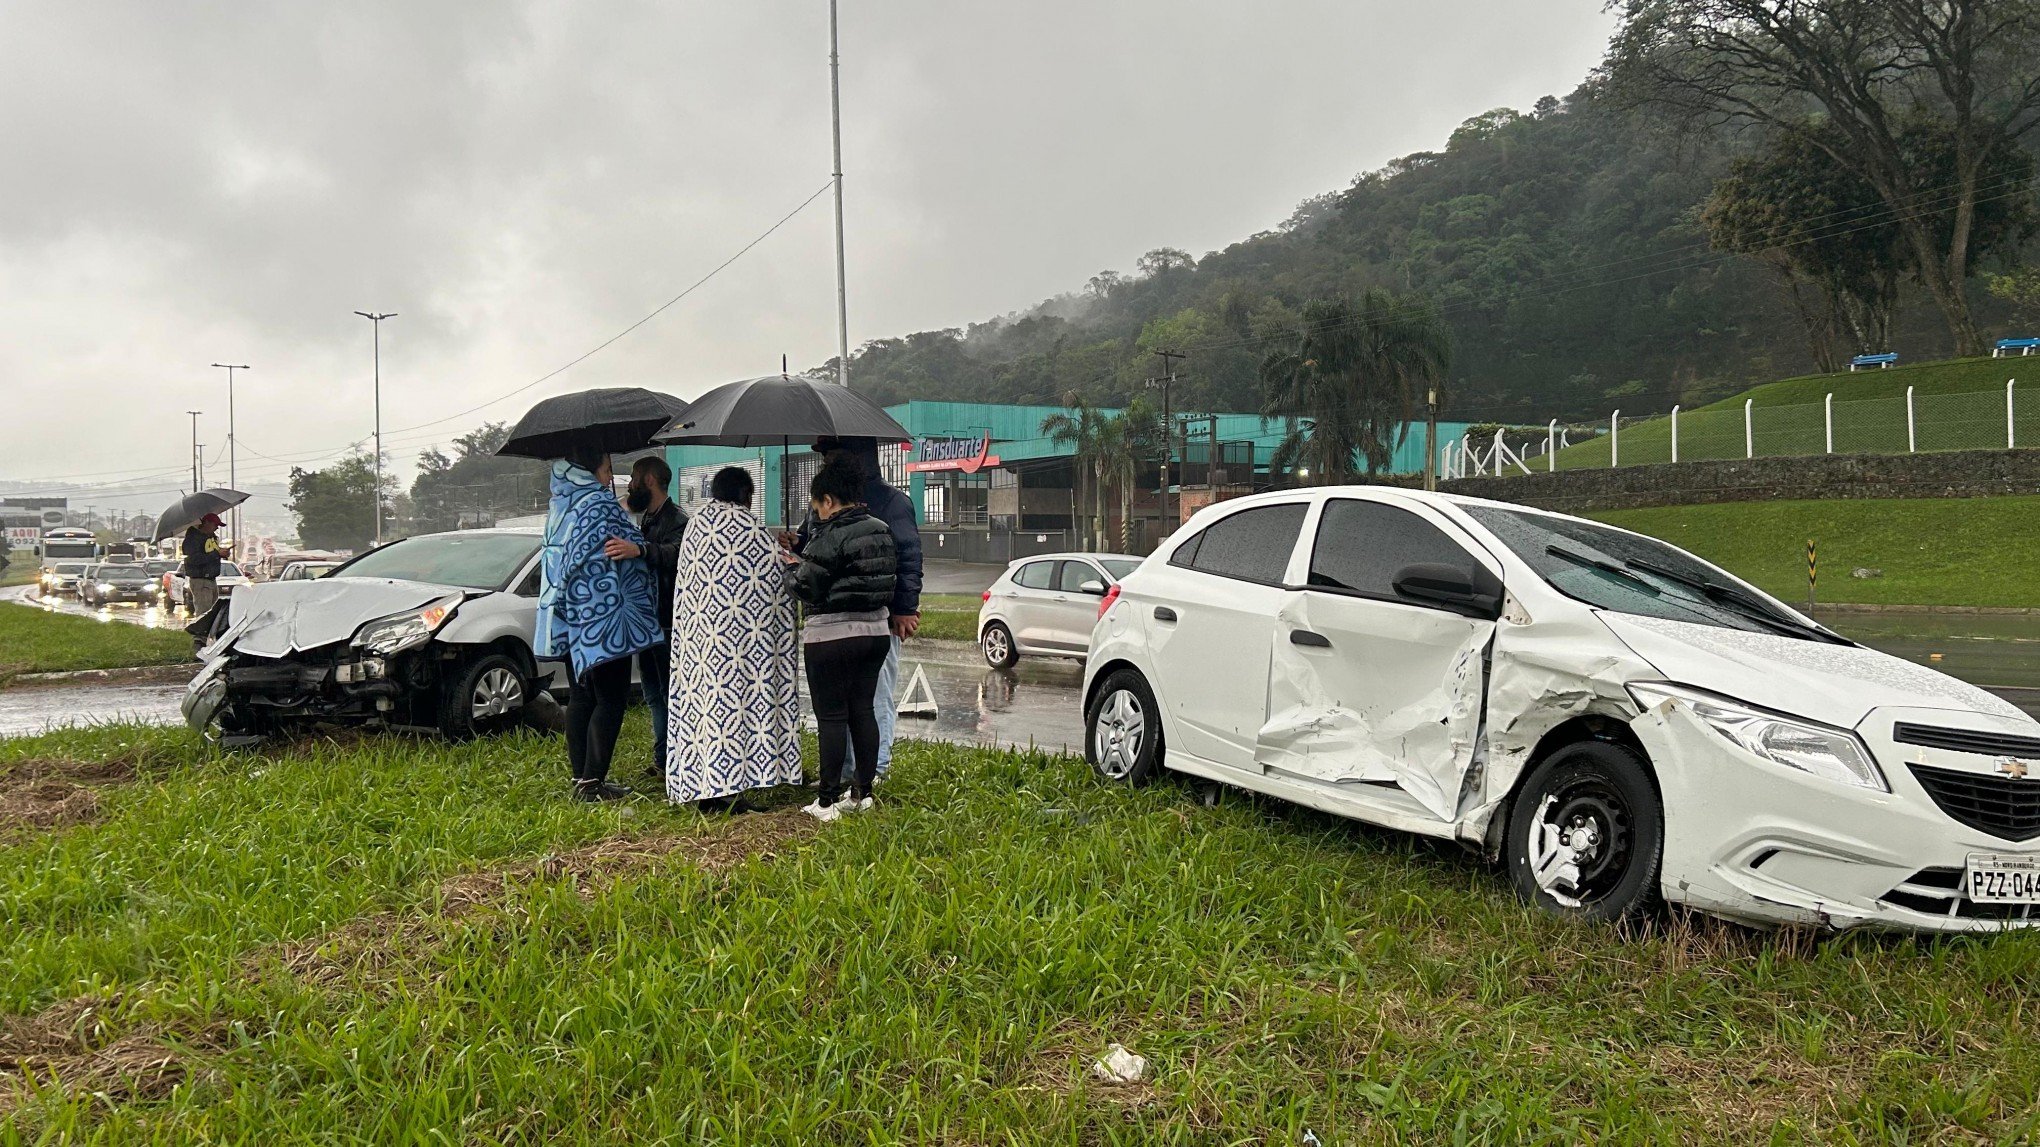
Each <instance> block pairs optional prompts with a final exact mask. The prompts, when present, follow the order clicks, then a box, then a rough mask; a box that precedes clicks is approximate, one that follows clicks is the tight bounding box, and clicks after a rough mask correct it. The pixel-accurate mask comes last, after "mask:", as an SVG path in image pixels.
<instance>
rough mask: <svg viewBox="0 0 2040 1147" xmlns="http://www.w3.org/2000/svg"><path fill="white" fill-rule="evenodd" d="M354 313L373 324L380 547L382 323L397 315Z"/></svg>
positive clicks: (378, 535)
mask: <svg viewBox="0 0 2040 1147" xmlns="http://www.w3.org/2000/svg"><path fill="white" fill-rule="evenodd" d="M354 313H355V314H357V315H360V316H361V317H362V318H364V319H367V320H368V321H369V322H371V323H373V324H375V494H374V498H375V544H376V545H382V321H383V320H384V319H393V318H396V317H397V315H396V312H395V311H390V312H386V313H384V314H380V315H378V314H375V313H373V312H371V311H356V312H354Z"/></svg>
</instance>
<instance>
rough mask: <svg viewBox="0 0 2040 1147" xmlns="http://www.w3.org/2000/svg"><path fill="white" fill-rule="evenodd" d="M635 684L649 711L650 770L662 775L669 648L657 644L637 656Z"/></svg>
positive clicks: (670, 661) (670, 671)
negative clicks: (653, 769)
mask: <svg viewBox="0 0 2040 1147" xmlns="http://www.w3.org/2000/svg"><path fill="white" fill-rule="evenodd" d="M637 671H638V682H639V684H640V685H641V686H642V687H643V688H644V691H645V708H647V709H650V710H651V711H652V767H654V768H656V769H658V770H659V771H660V772H662V773H663V772H665V771H666V696H667V694H666V690H667V688H668V687H669V686H671V685H672V683H673V646H672V644H671V643H670V642H666V641H661V642H660V643H658V644H657V645H654V646H652V647H651V648H650V649H647V650H645V651H644V652H642V653H640V654H638V655H637Z"/></svg>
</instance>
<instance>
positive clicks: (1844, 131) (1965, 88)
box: [1606, 0, 2040, 354]
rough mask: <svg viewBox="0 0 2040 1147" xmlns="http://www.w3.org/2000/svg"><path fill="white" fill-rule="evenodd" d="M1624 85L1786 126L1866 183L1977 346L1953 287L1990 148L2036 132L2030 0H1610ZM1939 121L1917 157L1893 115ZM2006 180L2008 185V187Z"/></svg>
mask: <svg viewBox="0 0 2040 1147" xmlns="http://www.w3.org/2000/svg"><path fill="white" fill-rule="evenodd" d="M1619 7H1620V11H1621V24H1620V27H1619V29H1618V31H1617V33H1616V36H1615V39H1614V42H1613V43H1612V45H1611V46H1610V50H1609V56H1608V62H1607V65H1606V71H1607V73H1608V74H1609V75H1610V76H1611V77H1613V78H1614V79H1615V80H1616V82H1617V90H1618V92H1620V93H1622V95H1623V97H1624V98H1625V99H1627V100H1629V101H1631V102H1633V103H1635V104H1637V105H1639V106H1652V107H1657V108H1669V109H1672V110H1675V111H1678V112H1681V113H1684V114H1686V115H1688V116H1691V117H1693V118H1694V119H1696V120H1697V121H1700V122H1704V123H1707V124H1713V125H1720V124H1729V123H1735V122H1742V123H1753V124H1758V125H1761V126H1762V127H1763V128H1765V129H1766V130H1767V131H1768V132H1770V133H1773V134H1783V135H1790V136H1796V137H1798V138H1799V139H1800V140H1802V141H1803V142H1804V143H1805V144H1807V145H1808V146H1811V147H1813V148H1816V149H1818V150H1820V151H1821V152H1823V153H1825V154H1826V155H1827V156H1828V157H1829V158H1830V159H1832V160H1833V161H1834V162H1835V163H1836V165H1838V166H1840V167H1842V168H1844V169H1845V170H1848V171H1850V172H1852V173H1854V174H1855V175H1857V176H1859V177H1860V178H1862V179H1863V180H1864V182H1866V183H1868V184H1869V185H1870V186H1871V187H1873V188H1875V189H1876V191H1877V195H1878V198H1879V199H1880V200H1881V202H1882V203H1883V206H1884V207H1885V209H1886V210H1887V211H1888V212H1889V213H1890V216H1891V218H1892V220H1893V221H1894V223H1895V224H1896V226H1897V228H1898V231H1899V234H1900V236H1901V237H1902V239H1903V241H1904V243H1905V244H1906V246H1907V248H1908V250H1909V253H1910V254H1911V257H1912V267H1913V271H1914V273H1915V274H1916V275H1917V276H1918V277H1919V280H1920V283H1921V284H1922V285H1923V286H1924V287H1925V288H1926V290H1927V292H1928V294H1929V295H1930V296H1931V297H1932V298H1933V300H1934V303H1935V305H1936V306H1937V307H1938V308H1939V309H1940V311H1941V313H1942V316H1943V318H1944V320H1945V321H1946V323H1947V326H1948V330H1949V333H1950V334H1951V336H1952V337H1953V339H1954V343H1955V350H1956V353H1958V354H1976V353H1978V352H1980V351H1981V350H1982V349H1983V346H1982V339H1981V336H1980V335H1979V334H1978V331H1977V324H1976V320H1975V317H1974V315H1973V314H1972V313H1971V309H1970V304H1969V297H1968V294H1967V290H1966V285H1967V282H1968V279H1969V277H1970V276H1971V275H1972V274H1973V273H1974V269H1975V262H1976V258H1977V249H1976V244H1977V239H1978V236H1977V233H1976V225H1977V218H1978V208H1979V205H1980V204H1982V203H1983V202H1984V201H1985V200H1986V199H1987V198H1989V197H1991V196H1996V195H2000V194H2002V193H2004V192H2005V191H2006V190H2008V189H2006V188H2003V187H2000V186H1994V185H1992V184H1991V183H1990V181H1989V174H1988V173H1989V168H1990V165H1991V162H1992V157H1993V155H1994V154H2000V153H2002V151H2003V150H2004V149H2007V148H2011V147H2014V146H2016V145H2017V144H2018V143H2019V141H2020V140H2021V139H2022V138H2024V137H2025V136H2027V135H2028V134H2030V133H2032V132H2034V131H2035V130H2036V129H2040V77H2036V74H2035V70H2034V66H2033V62H2034V60H2035V59H2040V4H2035V3H2034V2H2033V0H1937V2H1933V3H1925V2H1922V0H1805V2H1802V3H1792V4H1781V3H1777V2H1776V0H1623V2H1622V3H1621V4H1620V6H1619ZM1922 117H1924V118H1927V119H1931V120H1933V121H1936V122H1938V123H1939V124H1941V125H1944V128H1945V135H1946V156H1945V162H1944V163H1935V164H1927V165H1922V164H1920V163H1919V162H1918V160H1919V155H1918V154H1917V151H1916V149H1915V148H1913V147H1909V145H1908V141H1907V139H1906V135H1907V125H1908V123H1910V122H1912V121H1914V120H1916V119H1918V118H1922ZM2010 190H2019V189H2010Z"/></svg>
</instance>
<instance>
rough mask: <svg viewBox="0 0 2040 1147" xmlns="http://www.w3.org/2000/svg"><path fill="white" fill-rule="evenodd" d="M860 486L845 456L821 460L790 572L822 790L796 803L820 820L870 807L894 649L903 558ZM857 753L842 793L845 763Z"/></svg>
mask: <svg viewBox="0 0 2040 1147" xmlns="http://www.w3.org/2000/svg"><path fill="white" fill-rule="evenodd" d="M863 493H864V476H863V474H862V473H861V472H860V471H859V469H858V468H857V467H856V466H854V465H852V464H851V463H850V462H848V461H847V460H843V459H835V460H832V461H830V462H828V463H826V464H824V465H823V466H822V468H821V470H820V471H819V472H818V473H816V474H815V477H814V481H813V483H811V484H810V486H809V496H810V499H811V503H812V505H813V507H814V515H815V516H814V525H813V527H812V529H810V530H809V532H808V538H807V544H806V545H805V546H804V547H803V548H802V550H801V553H800V556H799V557H798V558H797V559H794V565H793V568H792V570H791V572H790V574H789V575H788V579H787V582H788V586H789V587H790V588H791V589H792V590H793V595H794V596H795V597H797V598H799V599H800V600H801V601H802V602H803V603H804V604H806V606H807V607H808V616H807V624H806V626H805V627H804V628H803V629H802V630H801V637H800V640H801V652H802V653H803V654H804V656H805V660H806V661H807V677H808V696H809V697H810V698H811V699H812V700H813V702H814V707H815V722H816V724H817V725H818V726H819V729H818V732H819V737H820V741H821V757H822V760H821V794H820V795H819V796H817V797H816V798H815V802H814V803H813V804H810V805H808V806H807V807H806V808H805V809H803V810H802V811H804V812H806V813H807V814H808V815H809V816H812V817H814V818H816V819H817V820H824V821H830V820H836V819H837V818H839V817H841V816H842V815H843V813H844V812H846V811H848V812H856V811H861V810H863V809H868V808H870V807H871V785H872V782H873V781H874V780H875V779H877V772H878V718H877V715H876V713H874V712H873V705H872V701H873V697H874V696H875V695H876V693H877V691H878V675H879V671H880V670H882V669H883V668H885V658H886V654H887V653H888V652H889V651H890V650H891V649H892V640H893V638H892V618H891V605H892V602H893V600H894V593H895V591H896V588H897V583H898V580H899V577H898V571H899V557H898V553H897V551H896V549H895V547H894V545H893V538H892V533H891V531H889V530H887V529H886V525H885V523H884V522H881V521H879V520H878V519H877V518H875V517H872V516H871V514H870V513H869V512H868V511H867V510H866V509H865V508H864V506H863V505H862V504H860V502H859V499H860V498H861V497H862V496H863ZM888 700H890V699H889V698H888ZM888 707H890V706H889V705H888ZM853 751H854V753H855V761H854V771H853V775H852V777H851V780H850V786H849V788H850V795H849V798H848V799H847V800H845V799H843V764H844V758H845V757H846V756H849V755H850V754H851V753H852V752H853Z"/></svg>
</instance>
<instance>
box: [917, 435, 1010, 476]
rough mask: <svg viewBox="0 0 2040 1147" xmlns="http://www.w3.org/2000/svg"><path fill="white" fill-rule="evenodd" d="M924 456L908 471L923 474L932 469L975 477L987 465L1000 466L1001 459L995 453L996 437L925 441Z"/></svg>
mask: <svg viewBox="0 0 2040 1147" xmlns="http://www.w3.org/2000/svg"><path fill="white" fill-rule="evenodd" d="M917 453H918V454H919V455H920V457H918V458H916V459H915V460H914V461H912V462H909V463H907V470H908V471H909V472H912V473H921V472H924V471H928V470H961V471H963V472H964V473H966V474H975V473H977V472H978V471H979V470H981V469H983V468H984V467H986V466H997V465H998V464H999V459H998V457H997V456H996V455H994V454H993V453H992V436H991V435H989V434H986V435H983V436H981V437H978V438H923V439H921V444H920V449H919V450H918V451H917Z"/></svg>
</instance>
